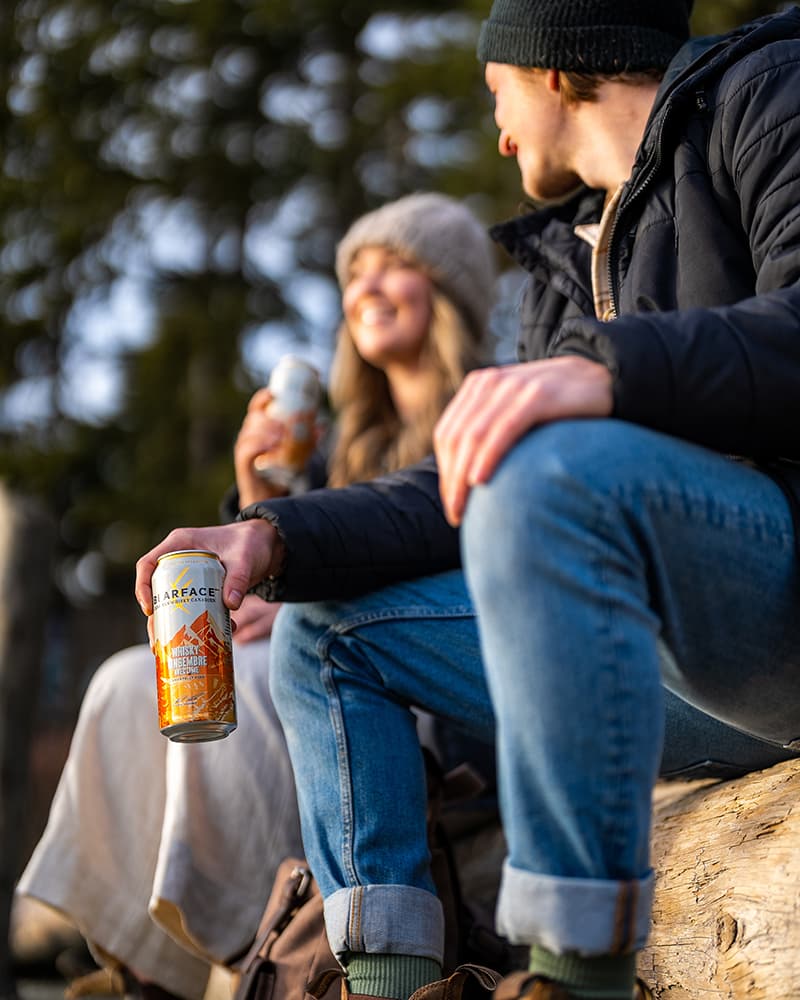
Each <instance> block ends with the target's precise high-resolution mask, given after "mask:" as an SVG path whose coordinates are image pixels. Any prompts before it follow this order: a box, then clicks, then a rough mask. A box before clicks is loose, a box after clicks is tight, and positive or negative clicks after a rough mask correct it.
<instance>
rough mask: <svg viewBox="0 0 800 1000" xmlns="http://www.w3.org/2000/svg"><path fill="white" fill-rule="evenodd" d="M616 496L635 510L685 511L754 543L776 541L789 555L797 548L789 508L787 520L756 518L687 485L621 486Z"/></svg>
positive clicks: (734, 505)
mask: <svg viewBox="0 0 800 1000" xmlns="http://www.w3.org/2000/svg"><path fill="white" fill-rule="evenodd" d="M761 475H764V473H761ZM612 495H613V496H614V497H615V498H616V499H618V500H619V501H621V502H622V503H624V504H626V505H629V506H631V507H634V506H635V505H637V504H642V505H643V508H644V511H645V512H647V513H649V510H658V511H660V512H663V513H670V514H675V513H677V512H678V511H682V512H683V513H684V514H685V516H686V518H687V519H689V520H692V519H694V518H697V516H698V515H702V516H703V518H704V522H705V524H706V525H707V526H708V527H709V528H716V529H718V530H722V529H730V528H735V529H736V530H737V531H738V532H746V533H747V534H748V535H749V537H750V539H751V540H753V541H760V542H764V541H768V540H769V541H774V542H776V543H777V544H779V545H780V546H781V548H783V549H784V550H785V551H791V550H792V549H794V547H795V537H794V525H793V522H792V518H791V512H790V511H789V509H788V508H787V513H786V517H785V518H777V517H770V518H767V517H765V516H763V515H758V516H756V517H753V516H752V512H751V511H750V509H749V508H748V507H746V506H745V505H743V504H734V503H724V502H723V499H721V498H720V497H719V496H708V495H707V494H705V493H701V492H695V491H692V490H690V489H687V488H686V487H685V485H684V486H683V487H681V488H674V489H670V488H669V487H667V486H665V485H663V484H660V483H658V484H657V483H647V482H639V483H629V484H620V485H619V486H618V487H617V488H616V489H615V490H614V492H613V494H612Z"/></svg>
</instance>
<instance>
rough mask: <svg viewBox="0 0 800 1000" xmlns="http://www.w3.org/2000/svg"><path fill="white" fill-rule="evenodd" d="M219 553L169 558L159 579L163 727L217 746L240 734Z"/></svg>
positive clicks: (180, 737) (175, 736)
mask: <svg viewBox="0 0 800 1000" xmlns="http://www.w3.org/2000/svg"><path fill="white" fill-rule="evenodd" d="M224 578H225V569H224V567H223V565H222V563H221V562H220V561H219V559H218V558H217V555H216V553H214V552H205V551H202V550H188V551H184V552H167V553H166V554H165V555H163V556H161V557H160V558H159V560H158V565H157V566H156V569H155V572H154V573H153V582H152V587H153V631H154V633H155V654H156V690H157V692H158V723H159V726H160V728H161V732H162V733H163V734H164V735H165V736H167V737H169V739H171V740H174V741H176V742H177V743H200V742H204V741H207V740H219V739H222V737H224V736H227V735H228V733H232V732H233V730H234V729H235V728H236V696H235V692H234V686H233V646H232V643H231V616H230V612H229V611H228V609H227V608H226V607H225V605H224V604H223V602H222V581H223V580H224Z"/></svg>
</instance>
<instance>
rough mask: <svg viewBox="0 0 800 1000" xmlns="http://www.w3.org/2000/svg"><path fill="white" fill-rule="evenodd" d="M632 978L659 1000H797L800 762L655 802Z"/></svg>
mask: <svg viewBox="0 0 800 1000" xmlns="http://www.w3.org/2000/svg"><path fill="white" fill-rule="evenodd" d="M652 858H653V867H654V870H655V872H656V890H655V903H654V908H653V922H652V930H651V934H650V940H649V943H648V946H647V948H646V949H645V950H644V951H643V952H642V953H641V955H640V961H639V974H640V975H641V976H642V978H643V979H644V980H645V981H646V982H647V983H649V984H650V985H652V987H653V993H654V996H655V997H656V998H666V1000H722V998H726V1000H740V998H747V1000H797V998H798V997H800V760H799V761H788V762H786V763H783V764H776V765H775V766H774V767H771V768H768V769H767V770H764V771H759V772H755V773H753V774H749V775H746V776H745V777H742V778H736V779H734V780H731V781H724V782H713V781H705V782H665V783H663V784H660V785H659V786H658V788H657V789H656V794H655V796H654V823H653V852H652Z"/></svg>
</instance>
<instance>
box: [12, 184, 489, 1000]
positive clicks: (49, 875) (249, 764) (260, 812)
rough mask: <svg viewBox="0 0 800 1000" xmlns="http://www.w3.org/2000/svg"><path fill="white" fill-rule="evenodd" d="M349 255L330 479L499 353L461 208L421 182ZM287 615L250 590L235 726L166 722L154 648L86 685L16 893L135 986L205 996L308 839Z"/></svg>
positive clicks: (336, 482) (339, 477)
mask: <svg viewBox="0 0 800 1000" xmlns="http://www.w3.org/2000/svg"><path fill="white" fill-rule="evenodd" d="M336 271H337V276H338V279H339V283H340V286H341V289H342V311H343V316H344V321H343V323H342V326H341V328H340V330H339V334H338V341H337V347H336V352H335V356H334V362H333V367H332V375H331V385H330V396H331V401H332V403H333V407H334V411H335V414H336V421H335V427H334V431H333V434H332V440H331V442H330V444H329V448H328V457H327V459H326V461H325V463H324V464H325V465H326V471H327V481H328V483H329V484H330V485H333V486H340V485H343V484H346V483H349V482H353V481H356V480H363V479H367V478H371V477H374V476H377V475H380V474H381V473H384V472H387V471H390V470H392V469H397V468H400V467H402V466H403V465H406V464H409V463H411V462H414V461H416V460H419V459H420V458H422V457H423V456H424V455H426V454H427V453H428V452H429V451H430V449H431V435H432V432H433V427H434V424H435V422H436V419H437V417H438V416H439V414H440V413H441V411H442V409H443V407H444V406H445V404H446V403H447V401H448V400H449V399H450V397H451V396H452V395H453V393H454V392H455V390H456V388H457V387H458V385H459V383H460V382H461V380H462V379H463V377H464V375H465V374H466V372H467V371H469V370H470V369H472V368H474V367H476V366H478V365H480V364H481V363H482V362H483V361H485V360H487V359H488V358H489V355H490V353H491V351H490V343H489V340H490V338H489V335H488V332H487V317H488V312H489V307H490V304H491V297H492V285H493V279H494V267H493V256H492V250H491V246H490V243H489V240H488V238H487V236H486V234H485V232H484V229H483V227H482V226H481V224H480V223H479V222H478V221H477V220H476V219H475V218H474V217H473V216H472V214H471V213H470V212H469V211H468V210H467V209H466V208H464V207H463V206H462V205H460V204H458V203H457V202H455V201H453V200H452V199H450V198H446V197H444V196H441V195H437V194H414V195H410V196H408V197H406V198H401V199H400V200H398V201H395V202H392V203H389V204H387V205H385V206H383V207H382V208H379V209H377V210H376V211H374V212H371V213H368V214H367V215H365V216H363V217H361V218H360V219H358V220H357V221H356V222H355V223H354V224H353V225H352V226H351V228H350V229H349V230H348V232H347V233H346V234H345V236H344V238H343V240H342V241H341V243H340V244H339V247H338V249H337V256H336ZM267 398H268V395H267V391H266V390H259V391H258V392H257V393H256V394H255V395H254V396H253V398H252V400H251V401H250V404H249V406H248V411H247V414H246V416H245V419H244V422H243V424H242V428H241V430H240V432H239V435H238V438H237V441H236V445H235V448H234V466H235V472H236V485H237V490H238V505H239V506H245V505H246V504H250V503H252V502H254V501H256V500H259V499H263V498H265V497H266V496H268V495H270V494H271V491H270V487H269V485H268V484H267V483H266V482H265V480H263V479H262V478H261V477H259V475H258V474H257V472H256V471H255V469H254V466H253V460H254V458H255V456H256V455H258V454H260V453H261V452H263V451H264V450H266V447H267V446H268V445H269V444H271V443H272V442H273V439H274V430H275V429H274V425H273V424H272V423H271V421H270V420H269V418H268V417H267V416H266V415H265V412H264V404H265V402H266V400H267ZM318 478H319V479H320V481H317V482H315V481H314V480H313V477H312V485H315V484H316V485H321V480H322V479H324V478H325V477H318ZM276 611H277V607H276V606H275V605H267V604H265V603H264V602H262V601H261V600H260V599H258V598H256V597H253V596H249V597H248V598H246V599H245V602H244V604H243V606H242V608H241V610H240V611H239V612H237V613H236V615H235V616H234V617H235V619H236V623H237V629H236V634H235V637H234V642H235V646H234V649H235V653H234V662H235V674H236V691H237V708H238V716H239V727H238V729H237V731H236V732H235V733H234V734H232V736H231V737H229V738H228V739H227V740H224V741H221V742H218V743H208V744H194V745H185V744H173V743H170V742H169V741H168V740H166V739H165V738H164V737H163V736H161V734H160V733H159V732H158V728H157V723H156V699H155V682H154V676H153V674H154V671H153V659H152V655H151V653H150V650H149V648H148V647H147V646H136V647H133V648H131V649H127V650H123V651H122V652H120V653H117V654H115V655H114V656H113V657H111V658H110V659H109V660H108V661H107V662H106V663H105V664H103V665H102V666H101V667H100V668H99V669H98V670H97V672H96V674H95V675H94V677H93V678H92V681H91V683H90V685H89V688H88V689H87V693H86V697H85V699H84V702H83V705H82V708H81V713H80V718H79V720H78V723H77V726H76V730H75V734H74V738H73V742H72V746H71V749H70V754H69V758H68V760H67V763H66V765H65V768H64V772H63V774H62V777H61V780H60V782H59V786H58V789H57V791H56V795H55V797H54V800H53V805H52V809H51V814H50V819H49V821H48V825H47V828H46V830H45V832H44V834H43V836H42V839H41V841H40V842H39V844H38V845H37V848H36V850H35V852H34V854H33V857H32V858H31V860H30V862H29V863H28V866H27V868H26V870H25V872H24V873H23V876H22V878H21V880H20V883H19V886H18V892H19V893H21V894H25V895H29V896H33V897H36V898H38V899H39V900H42V901H44V902H45V903H48V904H49V905H51V906H53V907H55V908H57V909H59V910H61V911H62V912H64V913H66V914H67V915H68V916H69V917H70V918H71V919H72V920H73V921H74V923H75V924H76V925H77V927H78V928H79V930H80V931H81V933H82V934H83V935H84V937H86V939H87V940H88V941H89V942H90V943H91V946H92V950H93V953H94V954H95V956H96V957H97V958H98V960H99V961H101V962H102V963H103V964H104V965H106V966H107V967H109V968H113V969H117V970H120V971H121V970H124V981H125V986H126V989H127V990H128V991H131V988H133V989H135V990H137V991H138V992H140V993H141V994H142V995H144V996H146V997H154V996H156V995H160V996H162V997H163V996H164V992H165V991H167V992H168V993H171V994H174V995H176V996H178V997H183V998H186V1000H194V998H197V997H201V996H202V995H203V992H204V990H205V987H206V982H207V979H208V975H209V970H210V966H211V963H214V962H216V963H223V964H224V963H226V962H227V961H228V960H229V959H231V958H232V957H234V956H236V955H237V954H239V953H240V952H241V951H242V950H243V949H244V948H246V947H247V945H248V944H249V942H250V940H251V939H252V936H253V934H254V933H255V930H256V928H257V926H258V921H259V918H260V916H261V913H262V911H263V908H264V904H265V902H266V899H267V896H268V894H269V890H270V888H271V884H272V881H273V878H274V874H275V870H276V868H277V865H278V863H279V862H280V861H281V859H282V858H283V857H285V856H286V855H288V854H292V853H298V852H300V851H301V847H300V839H299V828H298V820H297V807H296V803H295V800H294V786H293V780H292V775H291V770H290V766H289V763H288V758H287V756H286V751H285V748H284V744H283V737H282V734H281V732H280V728H279V725H278V722H277V719H276V717H275V714H274V710H273V708H272V703H271V700H270V698H269V693H268V686H267V659H268V649H269V633H270V631H271V628H272V622H273V620H274V616H275V613H276ZM120 978H121V977H120ZM79 991H80V990H79V988H76V989H75V990H74V991H73V995H77V994H78V992H79Z"/></svg>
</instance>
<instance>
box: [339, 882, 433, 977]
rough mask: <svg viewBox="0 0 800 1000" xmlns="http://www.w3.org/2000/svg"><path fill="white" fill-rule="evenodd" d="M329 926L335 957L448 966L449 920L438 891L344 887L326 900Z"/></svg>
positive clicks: (372, 886) (391, 886) (398, 887)
mask: <svg viewBox="0 0 800 1000" xmlns="http://www.w3.org/2000/svg"><path fill="white" fill-rule="evenodd" d="M325 928H326V930H327V933H328V942H329V944H330V946H331V951H332V952H333V953H334V955H335V956H336V957H337V958H338V959H341V958H342V956H343V955H345V954H346V953H347V952H367V953H370V954H378V955H416V956H418V957H420V958H430V959H433V961H434V962H438V963H439V964H440V965H441V964H442V959H443V957H444V916H443V914H442V904H441V903H440V902H439V900H438V898H437V897H436V896H434V895H433V893H430V892H426V891H425V890H424V889H416V888H414V886H408V885H361V886H356V887H355V888H353V889H338V890H337V891H336V892H334V893H333V895H332V896H329V897H328V898H327V899H326V900H325Z"/></svg>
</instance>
